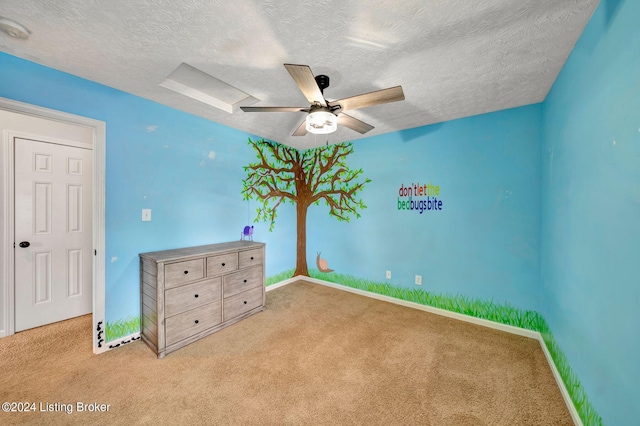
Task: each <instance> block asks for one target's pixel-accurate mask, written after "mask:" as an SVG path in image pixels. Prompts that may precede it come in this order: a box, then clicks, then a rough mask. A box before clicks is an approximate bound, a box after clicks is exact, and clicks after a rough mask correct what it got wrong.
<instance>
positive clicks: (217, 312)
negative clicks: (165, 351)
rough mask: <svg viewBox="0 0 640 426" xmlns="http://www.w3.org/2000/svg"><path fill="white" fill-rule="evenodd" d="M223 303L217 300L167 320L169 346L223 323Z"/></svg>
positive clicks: (166, 330)
mask: <svg viewBox="0 0 640 426" xmlns="http://www.w3.org/2000/svg"><path fill="white" fill-rule="evenodd" d="M221 306H222V303H221V301H220V300H217V301H215V302H213V303H209V304H208V305H204V306H201V307H199V308H196V309H192V310H190V311H187V312H184V313H182V314H179V315H175V316H172V317H171V318H167V319H166V320H165V332H166V340H167V346H169V345H172V344H174V343H178V342H179V341H181V340H182V339H186V338H187V337H189V336H193V335H194V334H197V333H199V332H201V331H205V330H207V329H208V328H211V327H213V326H215V325H218V324H220V323H221V322H222V315H221V314H222V309H221Z"/></svg>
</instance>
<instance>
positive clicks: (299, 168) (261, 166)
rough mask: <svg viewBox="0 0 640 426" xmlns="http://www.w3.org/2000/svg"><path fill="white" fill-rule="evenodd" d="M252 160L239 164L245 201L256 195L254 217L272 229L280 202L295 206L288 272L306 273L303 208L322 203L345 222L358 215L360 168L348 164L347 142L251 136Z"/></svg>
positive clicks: (362, 180) (360, 205)
mask: <svg viewBox="0 0 640 426" xmlns="http://www.w3.org/2000/svg"><path fill="white" fill-rule="evenodd" d="M249 145H251V146H252V147H253V148H254V149H255V151H256V158H257V161H256V162H255V163H251V164H249V165H248V166H245V167H244V170H245V172H246V173H247V178H246V179H245V180H244V182H243V189H242V195H243V198H244V199H245V200H252V199H257V200H258V201H259V202H260V206H259V207H258V208H257V210H256V213H257V215H256V219H255V222H260V221H264V222H269V230H270V231H271V230H273V228H274V226H275V221H276V217H277V210H278V207H280V206H281V205H282V204H283V203H286V202H289V203H292V204H295V205H296V222H297V224H296V227H297V228H296V229H297V245H296V269H295V272H294V273H293V276H297V275H304V276H309V269H308V267H307V211H308V209H309V207H310V206H311V205H319V204H320V202H323V204H324V205H326V206H328V207H329V215H330V216H333V217H335V218H336V219H338V220H340V221H346V222H348V221H349V220H350V219H351V217H356V218H358V217H360V213H359V211H361V210H363V209H365V208H366V207H367V206H366V205H365V204H364V202H363V201H362V199H359V198H358V195H359V193H360V191H362V189H363V188H364V185H365V184H366V183H369V182H371V180H370V179H367V178H362V177H361V175H362V173H363V171H362V169H355V170H354V169H350V168H349V166H347V164H346V158H347V156H348V155H349V154H351V153H352V152H353V146H352V145H351V144H350V143H341V144H335V145H328V146H323V147H320V148H315V149H310V150H306V151H298V150H297V149H295V148H290V147H287V146H285V145H281V144H278V143H275V142H270V141H266V140H257V141H252V140H251V139H249Z"/></svg>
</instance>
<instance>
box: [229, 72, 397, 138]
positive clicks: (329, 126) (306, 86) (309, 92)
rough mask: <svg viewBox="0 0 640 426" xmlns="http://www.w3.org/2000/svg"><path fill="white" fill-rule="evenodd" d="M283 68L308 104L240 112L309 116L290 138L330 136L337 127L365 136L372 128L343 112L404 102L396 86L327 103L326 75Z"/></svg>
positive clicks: (327, 81)
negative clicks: (294, 113) (308, 133)
mask: <svg viewBox="0 0 640 426" xmlns="http://www.w3.org/2000/svg"><path fill="white" fill-rule="evenodd" d="M284 67H285V68H286V69H287V71H289V74H291V77H292V78H293V80H294V81H295V82H296V84H297V85H298V87H299V88H300V90H301V91H302V94H303V95H304V96H305V97H306V98H307V100H308V101H309V102H310V103H311V105H310V106H308V107H259V106H257V107H254V106H244V107H240V109H242V111H244V112H306V113H308V115H307V117H306V119H305V121H303V122H302V123H301V124H300V125H299V126H298V128H297V129H296V130H295V132H293V136H304V135H306V134H307V132H311V133H316V134H326V133H331V132H334V131H335V130H336V128H337V125H338V124H340V125H341V126H345V127H348V128H350V129H352V130H355V131H356V132H359V133H362V134H364V133H367V132H368V131H369V130H371V129H373V126H372V125H370V124H367V123H365V122H364V121H361V120H358V119H357V118H354V117H352V116H350V115H347V114H345V113H344V111H349V110H354V109H358V108H366V107H370V106H373V105H379V104H384V103H387V102H397V101H402V100H404V92H403V91H402V87H401V86H395V87H390V88H388V89H382V90H377V91H375V92H369V93H364V94H361V95H356V96H351V97H349V98H344V99H338V100H337V101H327V100H326V99H325V97H324V89H326V88H327V87H329V77H327V76H326V75H317V76H315V77H314V76H313V73H312V72H311V68H309V66H307V65H295V64H284Z"/></svg>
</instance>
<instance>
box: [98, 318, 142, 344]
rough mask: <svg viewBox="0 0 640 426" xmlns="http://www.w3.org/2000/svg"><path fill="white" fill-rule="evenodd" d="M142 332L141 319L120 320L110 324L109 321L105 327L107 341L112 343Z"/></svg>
mask: <svg viewBox="0 0 640 426" xmlns="http://www.w3.org/2000/svg"><path fill="white" fill-rule="evenodd" d="M139 331H140V317H128V318H126V319H124V320H118V321H116V322H113V323H110V322H109V321H107V323H106V326H105V333H104V334H105V339H104V340H105V341H106V342H111V341H113V340H116V339H119V338H120V337H124V336H128V335H130V334H133V333H137V332H139Z"/></svg>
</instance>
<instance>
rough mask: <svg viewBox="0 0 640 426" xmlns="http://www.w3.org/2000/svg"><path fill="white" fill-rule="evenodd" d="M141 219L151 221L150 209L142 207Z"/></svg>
mask: <svg viewBox="0 0 640 426" xmlns="http://www.w3.org/2000/svg"><path fill="white" fill-rule="evenodd" d="M142 221H143V222H151V209H142Z"/></svg>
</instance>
